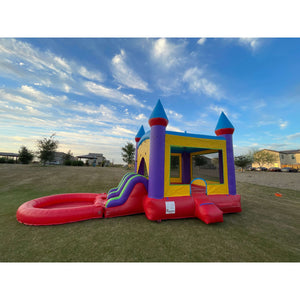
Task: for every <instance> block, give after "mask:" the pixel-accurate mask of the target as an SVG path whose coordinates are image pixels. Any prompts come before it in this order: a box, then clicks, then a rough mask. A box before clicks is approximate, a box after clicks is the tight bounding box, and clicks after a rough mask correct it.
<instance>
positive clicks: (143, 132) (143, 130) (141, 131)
mask: <svg viewBox="0 0 300 300" xmlns="http://www.w3.org/2000/svg"><path fill="white" fill-rule="evenodd" d="M144 134H145V129H144V126H143V125H142V126H141V127H140V129H139V131H138V133H137V134H136V136H135V160H134V161H135V173H137V153H138V143H139V141H140V139H141V137H142V136H143V135H144Z"/></svg>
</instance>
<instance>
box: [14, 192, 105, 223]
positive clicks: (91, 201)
mask: <svg viewBox="0 0 300 300" xmlns="http://www.w3.org/2000/svg"><path fill="white" fill-rule="evenodd" d="M106 196H107V195H106V193H104V194H94V193H77V194H61V195H52V196H46V197H41V198H37V199H33V200H31V201H28V202H26V203H24V204H22V205H21V206H20V207H19V209H18V210H17V219H18V221H19V222H21V223H24V224H26V225H55V224H64V223H70V222H77V221H83V220H88V219H95V218H103V204H102V203H103V201H104V200H106Z"/></svg>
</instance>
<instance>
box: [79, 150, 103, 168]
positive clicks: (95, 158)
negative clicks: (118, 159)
mask: <svg viewBox="0 0 300 300" xmlns="http://www.w3.org/2000/svg"><path fill="white" fill-rule="evenodd" d="M77 158H79V160H81V159H84V160H85V161H86V162H88V164H89V165H91V166H92V165H96V166H103V164H104V163H105V161H106V159H105V157H104V156H103V154H102V153H89V154H87V155H78V156H77Z"/></svg>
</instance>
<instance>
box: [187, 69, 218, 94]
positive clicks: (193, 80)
mask: <svg viewBox="0 0 300 300" xmlns="http://www.w3.org/2000/svg"><path fill="white" fill-rule="evenodd" d="M183 81H184V82H187V83H188V86H189V89H190V91H192V92H194V93H199V94H205V95H207V96H209V97H214V98H217V99H219V98H220V97H221V91H220V89H219V88H218V86H217V85H216V84H215V83H213V82H211V81H209V80H208V79H206V78H205V77H204V72H203V70H200V69H198V68H197V67H194V68H190V69H188V70H187V71H186V72H185V73H184V75H183Z"/></svg>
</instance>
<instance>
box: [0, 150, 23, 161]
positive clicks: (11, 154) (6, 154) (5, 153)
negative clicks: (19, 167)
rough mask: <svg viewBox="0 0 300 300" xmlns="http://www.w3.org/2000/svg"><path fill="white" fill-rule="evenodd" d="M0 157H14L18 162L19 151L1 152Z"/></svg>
mask: <svg viewBox="0 0 300 300" xmlns="http://www.w3.org/2000/svg"><path fill="white" fill-rule="evenodd" d="M0 157H4V158H5V159H6V160H8V159H13V160H15V162H18V157H19V154H18V153H11V152H0Z"/></svg>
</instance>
